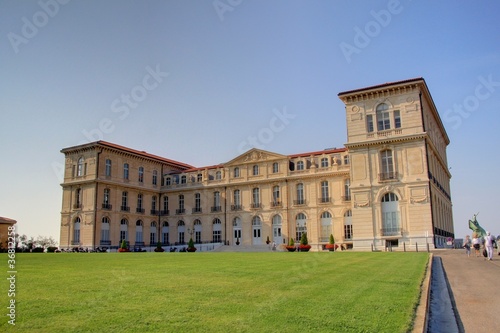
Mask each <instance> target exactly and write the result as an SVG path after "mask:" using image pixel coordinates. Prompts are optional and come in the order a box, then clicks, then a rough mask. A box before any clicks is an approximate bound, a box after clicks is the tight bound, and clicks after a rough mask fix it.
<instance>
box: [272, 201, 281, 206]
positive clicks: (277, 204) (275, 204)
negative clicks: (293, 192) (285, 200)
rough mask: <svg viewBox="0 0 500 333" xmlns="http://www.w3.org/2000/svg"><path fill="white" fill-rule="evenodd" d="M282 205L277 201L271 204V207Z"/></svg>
mask: <svg viewBox="0 0 500 333" xmlns="http://www.w3.org/2000/svg"><path fill="white" fill-rule="evenodd" d="M281 206H283V204H282V203H281V201H279V200H275V201H272V202H271V207H281Z"/></svg>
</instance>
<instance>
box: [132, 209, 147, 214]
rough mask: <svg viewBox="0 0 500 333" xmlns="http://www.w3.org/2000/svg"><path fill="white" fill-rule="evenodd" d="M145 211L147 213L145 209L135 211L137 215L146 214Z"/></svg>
mask: <svg viewBox="0 0 500 333" xmlns="http://www.w3.org/2000/svg"><path fill="white" fill-rule="evenodd" d="M145 211H146V210H145V209H144V208H136V209H135V212H136V213H140V214H144V212H145Z"/></svg>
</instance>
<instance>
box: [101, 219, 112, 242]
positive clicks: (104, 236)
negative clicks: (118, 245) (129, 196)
mask: <svg viewBox="0 0 500 333" xmlns="http://www.w3.org/2000/svg"><path fill="white" fill-rule="evenodd" d="M108 242H109V217H107V216H104V217H103V218H102V220H101V244H102V245H110V244H108Z"/></svg>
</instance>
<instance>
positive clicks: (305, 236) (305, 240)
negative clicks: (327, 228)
mask: <svg viewBox="0 0 500 333" xmlns="http://www.w3.org/2000/svg"><path fill="white" fill-rule="evenodd" d="M308 244H309V242H308V241H307V232H304V233H303V234H302V237H300V245H308Z"/></svg>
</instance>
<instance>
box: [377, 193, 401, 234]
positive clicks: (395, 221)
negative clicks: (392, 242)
mask: <svg viewBox="0 0 500 333" xmlns="http://www.w3.org/2000/svg"><path fill="white" fill-rule="evenodd" d="M381 210H382V236H396V235H400V234H401V223H400V214H399V202H398V197H397V195H396V194H394V193H392V192H389V193H386V194H384V196H383V197H382V204H381Z"/></svg>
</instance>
